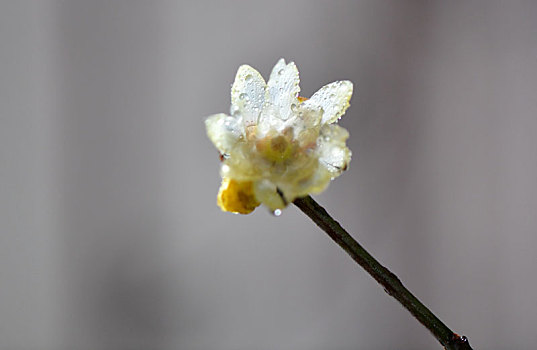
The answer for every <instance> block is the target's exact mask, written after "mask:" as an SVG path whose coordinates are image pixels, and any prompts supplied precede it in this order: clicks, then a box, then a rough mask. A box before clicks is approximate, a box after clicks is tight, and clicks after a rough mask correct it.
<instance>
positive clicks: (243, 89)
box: [231, 64, 267, 126]
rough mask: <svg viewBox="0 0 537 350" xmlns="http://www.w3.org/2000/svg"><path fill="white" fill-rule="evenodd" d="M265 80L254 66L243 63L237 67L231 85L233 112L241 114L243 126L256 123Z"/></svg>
mask: <svg viewBox="0 0 537 350" xmlns="http://www.w3.org/2000/svg"><path fill="white" fill-rule="evenodd" d="M266 87H267V85H266V84H265V80H264V79H263V77H262V76H261V74H259V72H258V71H256V70H255V69H254V68H252V67H250V66H248V65H246V64H244V65H242V66H240V67H239V70H238V71H237V75H236V76H235V81H234V82H233V86H232V87H231V106H232V107H231V108H232V111H233V114H234V115H235V114H241V115H242V120H243V123H244V125H245V126H249V125H255V124H257V118H258V117H259V113H261V110H262V109H263V104H264V103H265V94H266Z"/></svg>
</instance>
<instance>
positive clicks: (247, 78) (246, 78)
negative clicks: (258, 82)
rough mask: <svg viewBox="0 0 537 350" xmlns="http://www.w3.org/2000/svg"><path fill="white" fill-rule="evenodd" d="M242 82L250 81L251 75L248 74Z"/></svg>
mask: <svg viewBox="0 0 537 350" xmlns="http://www.w3.org/2000/svg"><path fill="white" fill-rule="evenodd" d="M244 80H246V81H250V80H252V75H251V74H248V75H247V76H245V77H244Z"/></svg>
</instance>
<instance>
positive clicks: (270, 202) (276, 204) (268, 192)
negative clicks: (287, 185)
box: [254, 180, 287, 210]
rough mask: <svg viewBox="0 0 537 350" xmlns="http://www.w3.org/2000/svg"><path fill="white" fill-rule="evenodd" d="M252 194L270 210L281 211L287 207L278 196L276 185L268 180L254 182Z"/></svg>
mask: <svg viewBox="0 0 537 350" xmlns="http://www.w3.org/2000/svg"><path fill="white" fill-rule="evenodd" d="M254 194H255V198H256V199H257V200H258V201H259V202H261V203H263V204H264V205H265V206H267V207H268V208H269V209H270V210H276V209H283V208H285V207H286V206H287V203H285V202H284V200H283V199H282V197H281V196H280V195H279V194H278V189H277V187H276V185H274V184H273V183H272V182H270V181H269V180H260V181H255V182H254Z"/></svg>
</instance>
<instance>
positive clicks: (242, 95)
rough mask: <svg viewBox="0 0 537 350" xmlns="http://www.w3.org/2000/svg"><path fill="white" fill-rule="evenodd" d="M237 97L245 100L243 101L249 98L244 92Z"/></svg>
mask: <svg viewBox="0 0 537 350" xmlns="http://www.w3.org/2000/svg"><path fill="white" fill-rule="evenodd" d="M239 98H240V99H241V100H245V101H248V100H249V99H250V98H249V97H248V95H247V94H245V93H244V92H243V93H242V94H240V95H239Z"/></svg>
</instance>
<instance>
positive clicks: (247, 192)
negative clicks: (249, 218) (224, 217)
mask: <svg viewBox="0 0 537 350" xmlns="http://www.w3.org/2000/svg"><path fill="white" fill-rule="evenodd" d="M217 204H218V206H219V207H220V208H221V209H222V210H223V211H229V212H232V213H240V214H249V213H251V212H252V211H254V209H255V208H256V207H258V206H259V205H260V204H261V203H259V202H258V201H257V199H256V198H255V195H254V186H253V182H252V181H235V180H232V179H230V178H223V179H222V185H221V186H220V190H219V191H218V197H217Z"/></svg>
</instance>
